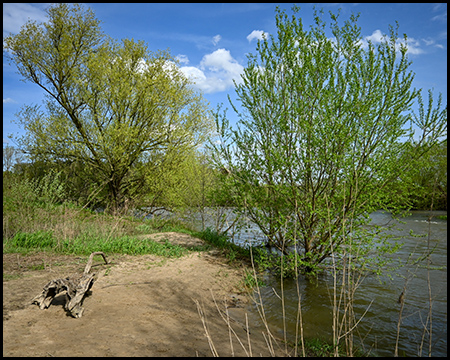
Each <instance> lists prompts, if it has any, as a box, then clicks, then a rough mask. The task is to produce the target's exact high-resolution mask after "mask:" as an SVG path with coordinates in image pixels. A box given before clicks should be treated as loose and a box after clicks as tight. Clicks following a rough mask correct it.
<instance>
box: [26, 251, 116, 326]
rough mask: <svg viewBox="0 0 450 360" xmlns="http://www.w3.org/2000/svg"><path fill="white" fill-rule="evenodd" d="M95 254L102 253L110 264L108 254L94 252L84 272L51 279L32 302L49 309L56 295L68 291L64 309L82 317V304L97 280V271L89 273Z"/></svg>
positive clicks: (100, 253) (77, 316) (99, 253)
mask: <svg viewBox="0 0 450 360" xmlns="http://www.w3.org/2000/svg"><path fill="white" fill-rule="evenodd" d="M95 255H101V256H102V257H103V260H105V263H106V264H108V261H107V260H106V255H105V254H104V253H103V252H101V251H99V252H94V253H92V254H91V255H90V256H89V260H88V263H87V264H86V267H85V268H84V272H83V274H81V275H74V276H72V277H67V278H65V279H55V280H51V281H50V282H49V283H48V284H47V285H45V286H44V289H43V290H42V293H41V294H39V295H38V296H36V297H34V298H33V300H32V301H31V303H32V304H37V305H38V306H39V308H40V309H41V310H42V309H47V308H48V307H49V306H50V305H51V303H52V301H53V299H54V297H55V296H56V295H58V294H59V293H60V292H63V291H66V303H65V304H64V309H65V310H66V311H67V312H68V313H69V314H70V315H71V316H73V317H75V318H80V317H81V316H82V315H83V311H84V309H83V307H82V306H81V305H82V303H83V300H84V298H85V295H86V293H87V292H88V291H89V290H90V289H91V287H92V285H93V284H94V281H95V278H94V277H95V273H92V274H89V271H90V270H91V267H92V261H93V259H94V256H95Z"/></svg>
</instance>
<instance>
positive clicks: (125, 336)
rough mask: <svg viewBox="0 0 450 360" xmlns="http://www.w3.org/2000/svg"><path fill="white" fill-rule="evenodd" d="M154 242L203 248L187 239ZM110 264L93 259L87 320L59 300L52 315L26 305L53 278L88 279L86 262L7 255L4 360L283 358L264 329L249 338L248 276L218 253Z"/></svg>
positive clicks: (114, 259)
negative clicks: (44, 359)
mask: <svg viewBox="0 0 450 360" xmlns="http://www.w3.org/2000/svg"><path fill="white" fill-rule="evenodd" d="M149 236H151V238H152V239H158V240H160V241H166V240H167V241H169V242H171V243H173V244H177V245H180V246H183V245H186V246H190V247H191V246H195V245H198V246H200V245H202V244H203V241H202V240H200V239H196V238H194V237H192V236H190V235H187V234H180V233H161V234H152V235H149ZM108 260H109V262H110V263H109V264H108V265H105V264H103V262H102V261H100V260H99V259H98V260H97V261H94V266H93V268H92V271H93V272H96V273H97V276H98V278H97V280H96V282H95V283H94V286H93V287H92V293H91V295H90V296H88V297H87V298H86V299H85V301H84V304H83V307H84V308H85V311H84V313H83V317H81V318H80V319H74V318H71V317H68V316H66V314H65V311H64V309H63V301H62V299H63V296H62V295H61V296H57V297H56V298H55V299H54V303H53V304H52V305H51V306H50V307H49V308H48V309H46V310H40V309H39V308H38V306H36V305H30V304H29V303H30V300H31V299H32V298H33V297H34V296H36V295H37V294H39V293H40V292H41V291H42V288H43V287H44V285H45V284H46V283H47V282H48V281H50V280H52V279H56V278H61V277H66V276H69V275H70V274H72V273H80V272H82V271H83V269H84V266H85V264H86V257H80V256H72V255H62V254H54V253H44V252H36V253H31V254H27V255H20V254H16V253H11V254H3V356H212V355H213V354H215V352H216V353H217V354H218V355H220V356H233V355H234V356H247V355H253V356H261V355H263V356H270V355H272V354H273V352H274V354H275V355H277V356H283V355H285V354H284V351H283V350H284V345H283V346H281V343H280V345H279V346H277V345H275V343H273V342H272V344H273V347H272V348H268V345H267V343H266V341H265V339H264V337H263V335H262V331H264V330H265V329H263V328H254V327H252V322H250V323H249V328H250V334H247V332H246V329H245V328H246V325H245V324H246V303H247V302H248V299H247V297H246V296H245V293H244V290H245V287H244V286H243V282H242V281H243V271H244V270H243V269H240V268H237V267H232V266H230V265H229V264H227V259H226V258H224V257H223V256H222V255H221V253H220V252H219V251H217V250H214V249H213V250H209V251H202V252H196V251H191V252H189V253H188V254H187V255H185V256H182V257H180V258H172V259H169V258H166V257H161V256H157V255H139V256H130V255H115V256H114V255H113V256H110V257H109V258H108ZM227 313H228V316H229V324H230V327H229V326H228V325H227V323H226V321H225V320H226V319H227V316H226V314H227ZM247 318H250V319H251V316H247ZM224 319H225V320H224ZM233 333H235V334H236V336H237V337H238V338H239V340H237V338H236V336H235V335H234V334H233ZM230 338H231V341H230ZM249 339H250V346H249V343H248V340H249ZM239 341H241V342H242V345H243V346H241V345H240V343H239Z"/></svg>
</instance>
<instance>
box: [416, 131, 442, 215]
mask: <svg viewBox="0 0 450 360" xmlns="http://www.w3.org/2000/svg"><path fill="white" fill-rule="evenodd" d="M423 160H424V161H423V166H422V167H421V169H420V171H419V172H415V175H414V176H413V178H412V180H413V186H414V189H413V190H412V191H411V201H412V205H413V208H415V209H420V210H430V209H432V210H447V139H445V140H444V141H442V142H441V143H439V144H438V146H436V147H434V148H433V149H431V150H430V151H428V152H427V153H425V156H424V159H423Z"/></svg>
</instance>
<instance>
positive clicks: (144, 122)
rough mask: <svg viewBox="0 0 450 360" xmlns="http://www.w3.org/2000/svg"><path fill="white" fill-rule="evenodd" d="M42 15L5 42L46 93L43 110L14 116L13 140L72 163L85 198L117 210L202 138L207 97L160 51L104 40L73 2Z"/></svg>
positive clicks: (34, 155) (90, 16)
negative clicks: (44, 18) (20, 131)
mask: <svg viewBox="0 0 450 360" xmlns="http://www.w3.org/2000/svg"><path fill="white" fill-rule="evenodd" d="M47 13H48V16H49V21H48V22H47V23H36V22H31V21H29V22H27V23H26V24H25V25H24V26H23V27H22V29H21V31H20V32H19V33H18V34H16V35H12V34H11V35H9V36H7V37H6V38H5V39H4V49H5V50H7V53H8V54H9V56H10V58H11V60H12V62H13V63H14V64H15V65H16V66H17V68H18V70H19V73H20V74H21V75H22V76H23V78H24V80H26V81H29V82H31V83H34V84H37V85H38V86H39V87H41V88H42V89H44V91H45V92H46V93H47V95H48V97H47V100H46V102H45V109H44V110H42V109H41V108H40V107H38V106H35V105H27V106H25V107H24V108H23V109H22V111H21V112H20V113H19V114H17V117H18V122H19V124H20V125H21V126H22V127H23V128H24V130H25V131H26V135H25V136H23V137H21V138H19V139H17V141H18V143H19V144H20V147H21V149H23V150H24V151H26V152H27V153H28V154H29V155H30V158H31V160H32V161H37V160H45V161H49V162H53V163H58V162H59V163H60V164H64V166H65V167H72V169H71V171H72V172H74V175H75V176H76V177H78V178H79V179H80V181H79V182H78V183H75V182H72V184H76V185H78V186H81V185H82V184H87V187H88V188H87V189H83V190H84V191H83V193H84V192H86V193H87V194H85V196H86V195H87V198H88V200H89V201H91V202H93V203H95V202H96V203H97V204H98V205H103V206H106V207H107V208H108V209H111V210H116V209H118V208H121V207H123V206H125V204H126V202H127V201H133V200H136V201H137V200H139V199H140V196H141V195H142V194H143V193H146V191H147V190H148V187H149V186H151V184H153V183H154V182H155V177H154V173H155V172H156V170H159V169H162V168H167V169H168V170H170V169H171V168H173V166H176V165H177V162H179V161H180V160H182V159H183V154H184V153H185V152H186V151H188V150H189V149H193V148H195V147H196V146H197V145H199V144H201V143H202V142H203V141H204V140H205V136H207V134H208V133H209V131H210V130H211V124H210V122H209V119H210V116H209V115H208V109H207V106H206V103H205V101H204V100H203V98H202V97H201V95H200V94H197V93H196V92H195V91H194V90H193V88H192V87H191V86H190V83H189V81H188V80H187V78H186V77H185V76H184V75H183V74H182V73H181V71H180V70H179V68H178V67H177V65H176V62H175V60H174V59H172V58H171V56H170V55H169V54H168V53H167V52H157V53H151V52H150V51H149V50H148V49H147V46H146V45H145V44H144V43H143V42H142V41H137V42H135V41H134V40H129V39H123V40H122V42H121V43H118V42H116V41H114V40H112V39H110V38H108V37H107V36H105V35H104V34H103V32H102V30H101V28H100V25H99V21H98V20H97V19H96V18H95V16H94V13H93V12H92V11H91V10H90V9H88V10H84V9H83V7H82V6H81V5H78V4H73V5H70V4H56V5H53V6H50V7H49V8H48V10H47ZM166 166H167V167H166ZM72 193H75V191H73V192H72ZM94 199H95V201H94Z"/></svg>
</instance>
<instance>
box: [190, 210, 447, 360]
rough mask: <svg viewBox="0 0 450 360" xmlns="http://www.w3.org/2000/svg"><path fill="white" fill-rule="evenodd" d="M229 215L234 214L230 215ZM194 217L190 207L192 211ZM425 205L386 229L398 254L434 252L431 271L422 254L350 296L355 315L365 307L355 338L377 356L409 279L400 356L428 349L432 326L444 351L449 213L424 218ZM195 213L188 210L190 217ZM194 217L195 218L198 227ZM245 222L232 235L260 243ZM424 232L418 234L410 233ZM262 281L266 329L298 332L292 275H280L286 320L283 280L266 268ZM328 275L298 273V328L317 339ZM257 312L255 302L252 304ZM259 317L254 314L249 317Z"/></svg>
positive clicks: (326, 329)
mask: <svg viewBox="0 0 450 360" xmlns="http://www.w3.org/2000/svg"><path fill="white" fill-rule="evenodd" d="M227 215H228V217H229V218H230V219H229V221H230V222H231V221H232V220H233V219H232V215H231V214H230V213H228V214H227ZM433 215H436V216H437V215H447V212H434V213H433ZM191 216H192V214H191ZM429 216H430V212H428V211H413V212H412V215H411V216H409V217H406V218H404V219H402V221H403V222H404V224H401V223H399V224H397V229H396V230H389V233H391V234H393V235H396V236H403V238H402V240H401V241H402V242H403V243H404V245H403V247H402V248H401V249H400V250H399V251H398V252H397V253H396V254H395V256H396V257H399V258H400V259H401V260H402V261H403V262H405V261H406V260H407V259H408V258H409V257H410V255H411V254H413V258H417V257H419V256H420V255H422V254H424V253H425V252H426V250H427V247H428V240H429V242H430V247H431V248H434V247H435V250H434V252H433V254H432V255H431V266H432V270H429V271H428V270H427V268H426V261H423V262H421V263H419V264H415V265H407V266H404V267H401V268H399V269H398V270H396V272H394V273H392V272H391V276H392V278H390V277H388V276H381V277H377V276H375V275H371V276H368V277H366V278H365V279H364V280H363V282H362V284H361V285H360V286H359V288H358V289H357V290H356V293H355V296H354V299H355V301H354V311H355V315H356V320H358V319H360V317H361V316H362V315H363V314H364V312H366V313H365V315H364V317H363V318H362V320H361V321H360V323H359V324H358V327H357V331H356V332H354V342H355V345H356V346H358V347H359V348H361V349H363V351H364V352H365V353H366V354H370V355H375V356H393V355H394V350H395V344H396V339H397V324H398V321H399V312H400V309H401V305H400V304H399V302H398V300H399V295H400V294H401V293H402V290H403V288H404V286H405V284H406V293H405V297H404V302H403V304H404V306H403V310H402V319H401V323H400V333H399V334H400V335H399V344H398V355H399V356H419V355H422V356H428V351H429V339H430V337H429V330H430V329H431V334H432V337H431V355H432V356H447V220H440V219H438V218H437V217H433V218H431V220H429ZM191 219H192V217H191ZM371 219H372V222H371V224H372V225H375V224H377V225H382V224H385V223H387V222H389V221H390V220H391V215H390V214H389V213H386V212H381V211H378V212H375V213H373V214H371ZM199 224H200V222H199V217H198V216H197V225H198V226H199ZM205 224H206V226H211V227H212V220H211V218H210V219H207V220H206V223H205ZM247 225H248V226H247V227H246V228H244V229H241V230H240V231H238V232H237V233H235V234H234V236H233V241H234V242H235V243H237V244H240V245H244V246H245V245H247V244H249V243H258V242H260V241H261V240H262V238H263V236H262V234H261V233H259V231H258V229H256V227H254V226H251V224H250V225H249V224H247ZM410 230H413V232H414V233H415V234H422V235H425V236H424V237H415V236H411V235H409V233H410ZM428 276H429V279H430V288H431V309H432V311H431V314H432V316H431V324H430V320H429V319H428V320H427V318H428V314H429V306H430V302H429V290H428V281H427V278H428ZM262 280H263V281H264V282H265V283H266V286H264V287H261V288H260V294H261V299H260V300H261V302H262V304H263V306H264V312H265V315H266V319H267V322H268V324H269V327H270V328H271V331H272V332H274V333H275V334H276V335H277V336H278V337H281V338H282V337H283V334H284V332H283V328H284V326H285V327H286V334H287V338H288V339H289V340H294V339H295V333H296V324H297V314H298V300H299V299H298V295H297V294H298V292H297V283H296V281H295V280H284V282H283V290H284V308H285V311H284V312H285V325H284V324H283V311H282V302H281V299H280V298H279V297H281V282H280V279H279V278H278V277H276V276H274V275H270V274H265V275H263V276H262ZM333 284H334V282H333V277H332V274H331V273H324V274H321V275H320V276H319V277H318V279H317V280H315V281H313V282H311V281H310V280H307V279H305V278H303V277H300V278H299V280H298V287H299V293H300V294H301V302H300V304H301V315H302V319H303V321H302V324H303V335H304V337H305V338H307V337H308V338H321V339H323V340H328V341H330V342H331V341H332V334H333V332H332V318H333V302H332V298H333V297H332V296H333ZM337 290H338V291H339V289H337ZM249 310H250V311H251V312H253V314H256V313H257V312H256V307H255V306H254V308H251V309H249ZM254 317H256V316H254Z"/></svg>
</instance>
